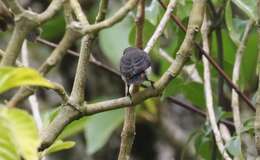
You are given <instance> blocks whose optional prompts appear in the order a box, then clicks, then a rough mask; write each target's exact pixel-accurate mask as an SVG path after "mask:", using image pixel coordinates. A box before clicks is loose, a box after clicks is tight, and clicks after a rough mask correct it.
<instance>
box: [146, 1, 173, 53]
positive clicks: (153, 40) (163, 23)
mask: <svg viewBox="0 0 260 160" xmlns="http://www.w3.org/2000/svg"><path fill="white" fill-rule="evenodd" d="M176 2H177V1H176V0H172V1H170V3H169V5H168V7H167V9H166V12H165V14H164V15H163V17H162V20H161V21H160V23H159V25H158V26H157V28H156V30H155V32H154V33H153V35H152V37H151V38H150V39H149V41H148V42H147V44H146V47H145V49H144V51H145V52H146V53H149V52H150V51H151V49H152V47H153V46H154V44H155V43H156V41H157V39H158V38H159V37H160V36H161V34H162V32H163V30H164V28H165V26H166V24H167V22H168V21H169V19H170V16H171V14H172V11H173V8H174V7H175V6H176Z"/></svg>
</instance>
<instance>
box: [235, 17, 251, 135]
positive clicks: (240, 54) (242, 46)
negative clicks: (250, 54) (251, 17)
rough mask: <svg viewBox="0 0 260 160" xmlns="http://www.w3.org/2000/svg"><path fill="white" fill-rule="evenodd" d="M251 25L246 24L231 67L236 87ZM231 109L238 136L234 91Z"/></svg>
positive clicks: (237, 114)
mask: <svg viewBox="0 0 260 160" xmlns="http://www.w3.org/2000/svg"><path fill="white" fill-rule="evenodd" d="M252 25H253V21H249V22H248V23H247V25H246V28H245V31H244V34H243V36H242V39H241V41H240V44H239V46H238V49H237V51H236V58H235V62H234V67H233V75H232V81H233V83H234V84H235V85H237V86H238V81H239V74H240V67H241V62H242V57H243V55H244V51H245V45H246V42H247V39H248V36H249V31H250V29H251V27H252ZM231 107H232V110H233V119H234V124H235V129H236V134H237V135H238V136H239V135H240V130H241V128H242V124H241V120H240V112H239V97H238V95H237V93H236V92H235V91H234V89H232V97H231Z"/></svg>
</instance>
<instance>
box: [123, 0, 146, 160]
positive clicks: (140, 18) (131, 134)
mask: <svg viewBox="0 0 260 160" xmlns="http://www.w3.org/2000/svg"><path fill="white" fill-rule="evenodd" d="M144 8H145V2H144V0H140V1H139V3H138V6H137V13H136V21H135V22H136V39H135V43H136V47H138V48H143V45H142V44H143V27H144V19H145V14H144V13H145V12H144ZM132 87H133V90H132V91H131V93H130V94H135V93H136V92H138V90H139V86H136V85H133V86H132ZM130 88H131V87H130ZM126 89H127V90H128V89H129V88H128V87H127V88H126ZM127 90H126V91H125V92H126V96H127V93H128V91H127ZM134 138H135V108H134V107H127V108H125V118H124V126H123V130H122V133H121V145H120V151H119V155H118V160H128V159H130V155H131V150H132V146H133V143H134Z"/></svg>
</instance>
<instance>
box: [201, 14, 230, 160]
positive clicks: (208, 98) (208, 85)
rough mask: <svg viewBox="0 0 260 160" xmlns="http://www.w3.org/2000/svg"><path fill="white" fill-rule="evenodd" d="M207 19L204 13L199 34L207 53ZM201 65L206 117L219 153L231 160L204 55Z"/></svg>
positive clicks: (226, 159) (207, 63)
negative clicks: (222, 133)
mask: <svg viewBox="0 0 260 160" xmlns="http://www.w3.org/2000/svg"><path fill="white" fill-rule="evenodd" d="M208 23H209V22H208V20H207V15H206V13H205V14H204V21H203V24H202V27H201V34H202V41H203V50H204V51H206V52H207V53H209V39H208V36H209V24H208ZM202 61H203V66H204V73H203V79H204V94H205V98H206V107H207V110H208V117H209V121H210V124H211V127H212V130H213V133H214V136H215V140H216V144H217V146H218V149H219V152H220V154H221V155H222V156H223V158H224V159H225V160H231V158H230V157H229V155H228V153H227V152H226V150H225V145H224V142H223V140H222V137H221V134H220V131H219V128H218V125H217V121H216V117H215V113H214V107H213V95H212V89H211V82H210V66H209V62H208V60H207V59H206V58H205V56H204V55H203V56H202Z"/></svg>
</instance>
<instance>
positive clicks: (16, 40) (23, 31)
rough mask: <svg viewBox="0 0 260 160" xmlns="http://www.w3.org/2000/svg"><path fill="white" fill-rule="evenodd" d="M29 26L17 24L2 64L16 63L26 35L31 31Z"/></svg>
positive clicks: (10, 64)
mask: <svg viewBox="0 0 260 160" xmlns="http://www.w3.org/2000/svg"><path fill="white" fill-rule="evenodd" d="M29 30H30V29H29V28H28V27H27V26H25V27H23V26H22V25H21V24H20V25H15V28H14V31H13V34H12V37H11V40H10V41H9V43H8V46H7V49H6V51H5V53H6V54H5V55H4V57H3V58H2V60H1V64H0V66H12V65H14V63H15V61H16V59H17V56H18V54H19V53H20V50H21V47H22V44H23V41H24V39H25V37H26V35H27V34H28V33H29Z"/></svg>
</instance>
